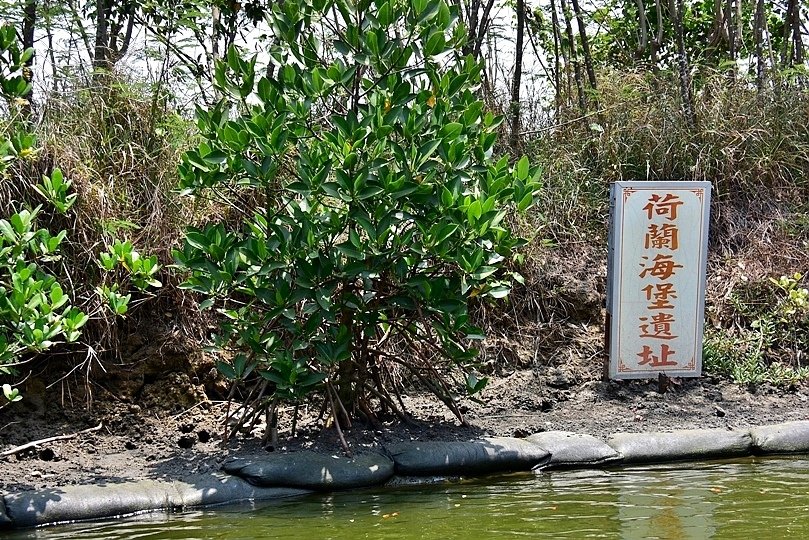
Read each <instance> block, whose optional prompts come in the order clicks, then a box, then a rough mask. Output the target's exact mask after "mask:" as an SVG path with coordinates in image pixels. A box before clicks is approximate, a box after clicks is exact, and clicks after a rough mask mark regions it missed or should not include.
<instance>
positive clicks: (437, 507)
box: [9, 459, 809, 540]
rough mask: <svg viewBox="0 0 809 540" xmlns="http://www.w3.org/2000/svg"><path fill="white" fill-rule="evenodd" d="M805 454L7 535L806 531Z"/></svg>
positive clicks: (320, 499) (528, 478)
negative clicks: (801, 456)
mask: <svg viewBox="0 0 809 540" xmlns="http://www.w3.org/2000/svg"><path fill="white" fill-rule="evenodd" d="M807 486H809V460H805V459H766V460H764V459H761V460H759V459H749V460H743V461H733V462H715V463H708V464H698V465H694V464H679V465H675V466H672V465H667V466H655V467H630V468H623V469H614V470H608V471H601V470H578V471H553V472H545V473H540V474H537V475H533V474H519V475H507V476H499V477H495V478H488V479H486V480H485V481H475V482H468V483H461V484H456V485H451V486H413V487H407V488H399V489H395V490H394V489H382V488H379V489H375V490H361V491H351V492H342V493H334V494H326V495H312V496H308V497H303V498H297V499H287V500H283V501H274V502H270V503H260V504H254V505H242V506H235V507H227V508H221V509H217V510H204V511H195V512H186V513H182V514H175V515H167V514H165V513H159V514H150V515H147V516H140V517H137V518H129V519H126V520H118V521H108V522H103V523H94V524H76V525H67V526H60V527H50V528H45V529H39V530H34V531H22V532H18V533H13V534H11V535H10V536H9V538H10V539H14V540H18V539H23V538H41V539H49V540H50V539H63V538H88V539H95V538H99V539H100V538H103V539H200V540H209V539H228V540H238V539H253V538H284V539H297V540H320V539H352V540H353V539H357V538H373V539H388V538H390V539H394V538H395V539H442V540H443V539H446V538H461V539H463V540H475V539H489V538H502V537H508V538H515V537H532V538H621V539H627V540H636V539H650V538H659V539H708V538H714V539H723V538H728V539H736V538H809V489H807Z"/></svg>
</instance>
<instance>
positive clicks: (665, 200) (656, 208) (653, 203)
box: [643, 193, 683, 221]
mask: <svg viewBox="0 0 809 540" xmlns="http://www.w3.org/2000/svg"><path fill="white" fill-rule="evenodd" d="M679 199H680V197H678V196H677V195H672V194H671V193H667V194H666V196H665V197H662V198H661V197H660V195H657V194H655V195H652V196H651V197H649V203H648V204H647V205H646V206H644V207H643V209H644V210H646V215H647V216H649V219H652V214H653V213H655V214H657V215H658V216H666V219H668V220H669V221H674V220H675V219H677V207H678V206H680V205H681V204H683V201H681V200H679Z"/></svg>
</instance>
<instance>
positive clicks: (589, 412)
mask: <svg viewBox="0 0 809 540" xmlns="http://www.w3.org/2000/svg"><path fill="white" fill-rule="evenodd" d="M597 372H598V369H595V368H594V369H592V370H589V371H587V372H583V371H581V370H576V369H572V368H571V369H566V368H565V367H559V366H557V367H551V366H535V367H533V368H531V369H521V370H518V371H514V372H511V373H504V374H500V375H493V376H492V380H491V382H490V384H489V386H488V388H487V389H486V390H485V392H484V394H483V398H484V402H483V403H476V402H474V401H471V400H466V401H464V402H463V406H462V410H463V412H464V415H465V418H466V420H467V422H468V423H469V425H468V426H461V425H460V424H459V422H458V421H457V419H455V418H454V417H453V416H452V415H451V413H449V411H447V410H446V409H445V408H444V407H443V405H441V404H440V403H437V402H436V401H435V399H434V398H432V397H431V396H429V395H424V394H420V393H418V392H416V391H414V392H411V393H410V394H409V395H406V396H404V401H405V404H406V406H407V408H408V410H409V412H410V413H411V414H412V416H413V418H414V422H413V423H412V424H407V423H403V422H401V421H399V420H397V419H394V418H383V420H384V424H383V426H382V427H381V428H379V427H371V426H367V425H363V424H362V423H355V424H354V425H353V426H352V427H351V428H349V429H347V430H346V432H345V434H346V438H347V440H348V443H349V444H350V445H351V447H352V448H353V449H354V450H355V451H357V452H359V453H361V452H362V451H366V450H370V449H373V448H377V447H380V446H382V445H392V444H395V443H398V442H402V441H431V440H443V441H459V440H471V439H475V438H479V437H484V436H495V437H497V436H499V437H503V436H505V437H526V436H528V435H531V434H533V433H537V432H542V431H573V432H578V433H587V434H590V435H595V436H597V437H600V438H602V439H606V438H608V437H609V436H610V435H611V434H613V433H618V432H643V431H668V430H675V429H697V428H700V429H702V428H723V429H733V428H741V427H749V426H757V425H764V424H775V423H780V422H786V421H792V420H806V419H809V390H808V389H807V388H805V387H797V388H793V389H791V390H782V389H776V388H772V387H769V386H759V387H756V388H753V389H748V388H742V387H740V386H738V385H735V384H731V383H728V382H725V381H722V380H719V379H716V378H713V377H711V376H710V375H709V376H705V377H702V378H700V379H682V380H679V381H671V383H670V384H668V385H667V387H665V388H661V387H660V385H659V384H658V382H657V381H648V382H647V381H625V382H603V381H600V380H598V378H597V376H596V373H597ZM37 405H40V406H41V408H40V409H35V408H33V407H35V406H37ZM225 407H226V404H225V403H223V402H219V401H207V400H205V401H201V402H199V403H196V404H193V405H188V404H187V403H184V404H182V406H177V407H175V408H172V407H170V406H168V404H166V403H164V406H162V407H158V406H155V405H152V406H149V407H147V406H141V405H139V404H137V403H125V402H120V401H115V400H99V401H97V402H96V403H95V404H94V405H93V408H92V409H91V410H90V411H87V410H86V409H85V408H84V407H83V406H77V407H69V406H67V407H66V406H63V405H62V404H60V403H59V400H58V396H53V397H52V398H49V399H48V400H47V401H43V402H41V403H39V404H36V403H34V404H32V403H29V404H28V405H27V407H26V408H23V407H18V408H17V409H16V411H15V408H9V409H7V410H4V411H3V412H2V413H0V414H2V417H0V428H2V431H0V453H2V452H9V451H10V450H12V449H13V448H14V447H17V446H19V445H23V444H26V443H30V442H32V441H36V440H40V439H46V438H51V437H55V436H62V435H69V434H75V433H78V432H80V431H82V430H88V429H89V430H88V431H86V432H85V433H81V434H78V435H76V436H75V437H72V438H66V439H57V440H53V441H50V442H45V443H42V444H38V445H36V446H34V447H31V448H28V449H26V450H23V451H20V452H16V453H12V454H10V455H6V456H3V457H0V485H2V486H3V489H4V491H6V492H11V491H22V490H31V489H43V488H51V487H55V486H65V485H72V484H92V483H102V482H103V483H116V482H124V481H131V480H139V479H149V480H172V479H178V478H183V477H187V476H189V475H194V474H207V473H212V472H215V471H218V470H220V468H221V466H222V463H223V462H224V460H225V459H227V457H228V456H229V455H232V454H234V453H237V452H263V451H265V449H264V446H263V444H262V440H261V438H262V436H263V430H264V426H263V425H257V426H255V428H254V429H253V430H252V431H251V432H249V433H245V434H240V435H239V436H237V437H235V438H233V439H231V440H229V441H228V443H227V444H224V443H223V441H222V432H223V430H222V426H221V423H220V422H221V420H222V417H223V413H224V410H225ZM320 409H321V407H320V404H319V403H311V404H305V405H302V406H301V407H300V410H299V418H298V421H297V429H296V434H295V436H294V437H292V436H291V432H290V428H291V419H292V408H291V407H290V408H287V409H285V410H284V411H283V414H282V415H281V418H280V426H279V427H280V430H279V441H278V445H277V447H274V448H272V449H271V450H272V451H274V452H288V451H294V450H302V449H309V450H314V451H317V452H324V453H332V454H339V453H341V449H340V443H339V439H338V436H337V433H336V431H335V430H334V429H333V428H332V427H330V426H328V425H326V424H325V423H324V421H323V420H322V419H321V418H319V412H320ZM99 425H100V426H101V427H100V428H98V429H95V430H93V428H96V427H97V426H99Z"/></svg>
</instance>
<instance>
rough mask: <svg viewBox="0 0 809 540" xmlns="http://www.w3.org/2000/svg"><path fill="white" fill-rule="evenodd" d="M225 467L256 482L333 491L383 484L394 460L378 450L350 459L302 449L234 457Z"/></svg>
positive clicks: (391, 470)
mask: <svg viewBox="0 0 809 540" xmlns="http://www.w3.org/2000/svg"><path fill="white" fill-rule="evenodd" d="M222 469H223V470H224V471H225V472H228V473H230V474H235V475H236V476H239V477H241V478H244V479H245V480H247V481H248V482H250V483H251V484H253V485H256V486H286V487H298V488H306V489H314V490H320V491H332V490H338V489H350V488H357V487H365V486H373V485H377V484H382V483H384V482H385V481H386V480H388V479H389V478H390V477H391V476H393V461H391V460H390V458H388V457H387V456H384V455H382V454H378V453H370V454H361V455H359V456H356V457H354V458H353V459H347V458H342V457H336V456H329V455H324V454H316V453H314V452H309V451H303V452H294V453H290V454H269V453H264V454H257V455H252V456H247V457H236V458H231V459H228V460H227V461H226V462H225V463H224V465H223V466H222Z"/></svg>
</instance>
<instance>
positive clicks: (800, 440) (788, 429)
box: [750, 420, 809, 454]
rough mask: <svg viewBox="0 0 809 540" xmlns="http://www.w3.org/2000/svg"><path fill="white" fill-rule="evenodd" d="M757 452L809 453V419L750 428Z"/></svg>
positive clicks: (754, 450) (754, 448)
mask: <svg viewBox="0 0 809 540" xmlns="http://www.w3.org/2000/svg"><path fill="white" fill-rule="evenodd" d="M750 435H751V436H752V437H753V452H755V453H756V454H806V453H809V421H806V420H798V421H795V422H784V423H783V424H775V425H772V426H758V427H754V428H751V429H750Z"/></svg>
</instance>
